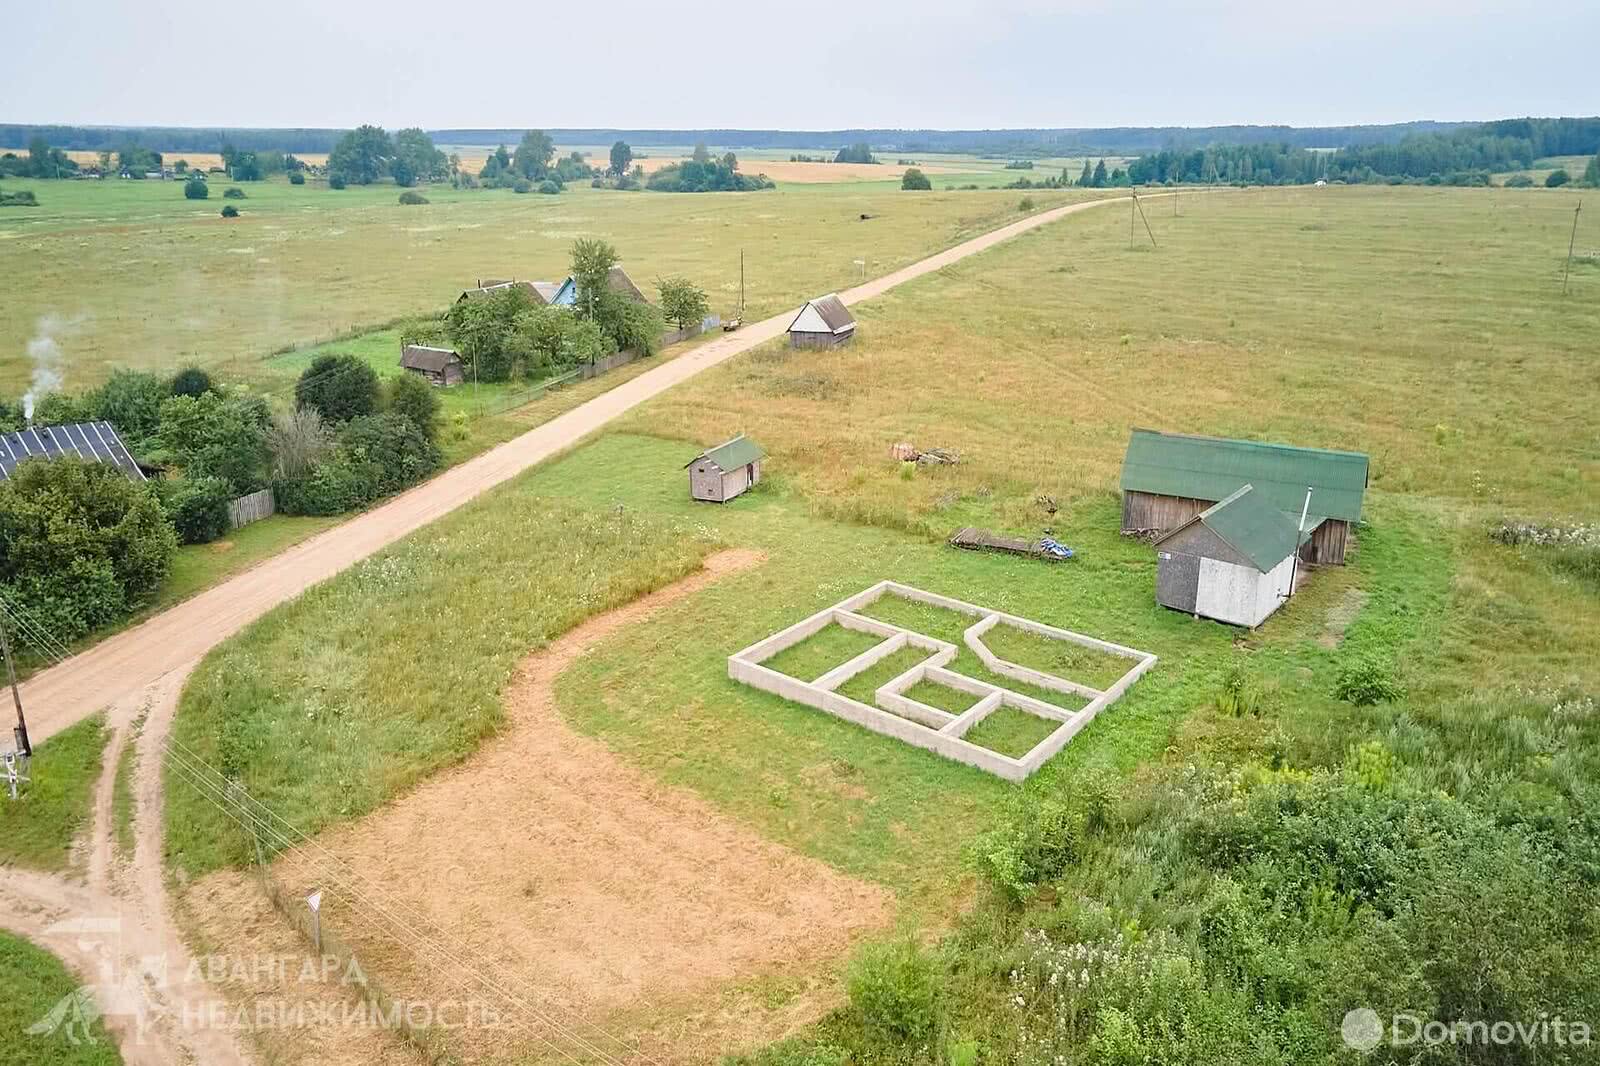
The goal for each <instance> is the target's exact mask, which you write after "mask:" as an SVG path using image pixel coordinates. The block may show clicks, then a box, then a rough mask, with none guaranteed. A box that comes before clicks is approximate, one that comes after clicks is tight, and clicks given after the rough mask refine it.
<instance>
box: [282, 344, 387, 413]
mask: <svg viewBox="0 0 1600 1066" xmlns="http://www.w3.org/2000/svg"><path fill="white" fill-rule="evenodd" d="M378 396H379V393H378V372H377V371H375V370H373V369H372V367H370V366H368V365H367V363H366V361H365V360H363V359H361V358H359V357H357V356H354V355H350V354H348V353H345V352H329V353H328V354H326V355H319V356H317V357H316V358H315V359H313V360H312V361H311V365H310V366H308V367H306V368H305V370H303V371H302V372H301V374H300V380H298V381H296V382H295V385H294V405H295V406H296V407H315V408H316V409H317V411H318V412H319V413H320V414H321V415H322V418H323V420H324V421H326V422H348V421H349V420H350V419H352V418H360V417H362V416H363V415H370V414H372V413H374V412H375V411H377V409H378Z"/></svg>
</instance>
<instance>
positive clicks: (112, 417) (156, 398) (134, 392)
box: [95, 369, 169, 441]
mask: <svg viewBox="0 0 1600 1066" xmlns="http://www.w3.org/2000/svg"><path fill="white" fill-rule="evenodd" d="M168 395H169V391H168V388H167V385H166V382H164V381H162V380H161V379H160V378H158V377H156V376H155V375H154V374H149V373H146V372H144V371H142V370H122V369H118V370H113V371H112V372H111V377H110V378H108V379H107V380H106V383H105V384H104V385H102V386H100V389H99V391H98V392H97V393H96V396H95V400H96V403H97V404H98V406H99V410H98V412H97V414H99V416H100V417H101V418H103V419H105V420H106V421H107V422H110V423H111V424H112V425H113V426H115V427H116V428H117V432H119V433H121V434H122V436H123V437H124V438H126V439H127V440H129V441H139V440H143V439H144V438H145V437H148V436H150V435H151V434H153V433H154V432H155V431H156V427H157V426H158V425H159V424H160V422H161V403H162V401H163V400H165V399H166V398H167V396H168Z"/></svg>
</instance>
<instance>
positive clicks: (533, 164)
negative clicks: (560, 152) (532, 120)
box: [511, 130, 556, 181]
mask: <svg viewBox="0 0 1600 1066" xmlns="http://www.w3.org/2000/svg"><path fill="white" fill-rule="evenodd" d="M555 154H556V145H555V142H554V141H552V140H551V139H550V136H549V134H547V133H545V132H544V131H543V130H529V131H528V132H527V133H524V134H523V135H522V143H521V144H519V145H517V151H516V154H515V155H513V156H512V157H511V167H512V169H513V170H515V171H516V172H517V173H518V174H520V175H522V177H524V178H526V179H527V180H528V181H543V180H544V178H545V177H546V176H547V175H548V174H549V173H550V160H551V159H552V158H554V157H555Z"/></svg>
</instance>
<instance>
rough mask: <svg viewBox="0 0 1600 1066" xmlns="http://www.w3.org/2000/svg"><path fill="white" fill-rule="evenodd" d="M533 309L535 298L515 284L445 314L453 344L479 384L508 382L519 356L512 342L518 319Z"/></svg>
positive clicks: (454, 307)
mask: <svg viewBox="0 0 1600 1066" xmlns="http://www.w3.org/2000/svg"><path fill="white" fill-rule="evenodd" d="M533 306H534V301H533V297H532V296H531V295H529V293H528V292H527V290H526V289H523V288H522V287H521V286H517V285H512V286H509V287H507V288H505V289H501V290H500V291H498V292H495V293H493V294H492V295H489V296H485V297H482V298H480V299H476V300H466V301H463V302H461V303H457V304H454V305H452V306H451V308H450V310H449V311H448V312H446V313H445V328H446V330H447V331H448V333H449V337H450V343H451V344H452V345H454V346H455V349H456V351H457V352H458V353H460V355H461V362H462V363H463V364H464V365H465V367H466V369H467V370H468V371H469V372H470V373H471V374H472V375H473V376H474V377H475V378H476V379H477V380H479V381H508V380H510V378H511V373H512V370H513V369H514V367H515V364H516V361H517V358H518V356H519V354H521V353H520V349H519V347H518V345H517V344H516V343H515V342H514V340H513V335H514V333H515V329H516V321H517V316H518V315H520V314H521V313H522V312H524V311H526V310H528V309H529V308H530V307H533Z"/></svg>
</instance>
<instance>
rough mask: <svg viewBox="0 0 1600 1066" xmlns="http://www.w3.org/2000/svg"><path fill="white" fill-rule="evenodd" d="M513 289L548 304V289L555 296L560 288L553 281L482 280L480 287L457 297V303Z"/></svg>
mask: <svg viewBox="0 0 1600 1066" xmlns="http://www.w3.org/2000/svg"><path fill="white" fill-rule="evenodd" d="M513 287H515V288H518V289H522V290H524V291H526V292H527V293H528V295H529V296H532V297H533V298H534V300H536V301H537V302H538V303H540V304H547V303H549V302H550V297H549V296H547V295H546V294H545V293H546V288H548V290H549V292H550V293H551V294H552V295H553V294H554V293H555V290H556V289H557V288H559V287H560V286H558V285H557V284H556V283H555V282H553V281H494V280H486V279H481V278H480V279H479V281H478V287H477V288H475V289H466V290H464V291H463V292H462V293H461V295H460V296H459V297H457V299H456V303H460V302H461V301H462V300H476V299H479V298H481V297H484V296H492V295H494V294H495V293H497V292H504V291H505V290H506V289H509V288H513Z"/></svg>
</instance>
